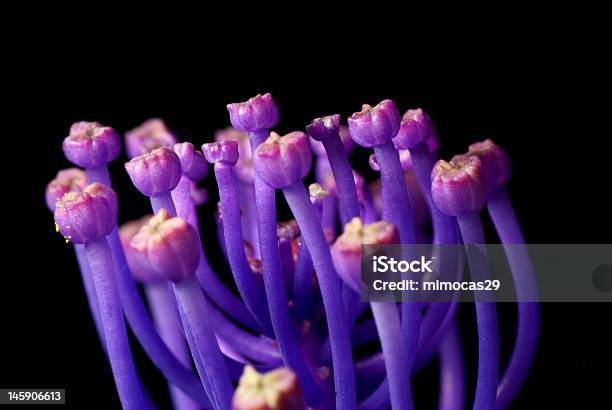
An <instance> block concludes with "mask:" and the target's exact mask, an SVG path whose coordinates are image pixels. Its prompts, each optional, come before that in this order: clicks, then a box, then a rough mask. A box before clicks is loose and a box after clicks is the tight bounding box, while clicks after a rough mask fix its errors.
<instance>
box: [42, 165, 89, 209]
mask: <svg viewBox="0 0 612 410" xmlns="http://www.w3.org/2000/svg"><path fill="white" fill-rule="evenodd" d="M86 185H87V177H86V175H85V172H83V170H81V169H79V168H67V169H62V170H61V171H59V172H58V173H57V175H56V176H55V178H53V179H52V180H51V182H49V183H48V184H47V189H46V190H45V201H46V202H47V207H48V208H49V210H50V211H51V212H54V211H55V204H56V202H57V201H58V200H60V199H62V197H63V196H64V194H65V193H67V192H81V191H83V189H85V186H86Z"/></svg>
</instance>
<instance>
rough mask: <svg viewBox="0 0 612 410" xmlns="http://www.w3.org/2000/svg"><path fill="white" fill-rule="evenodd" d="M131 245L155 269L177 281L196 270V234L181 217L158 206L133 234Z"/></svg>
mask: <svg viewBox="0 0 612 410" xmlns="http://www.w3.org/2000/svg"><path fill="white" fill-rule="evenodd" d="M130 246H131V247H132V248H134V250H135V251H136V252H137V253H140V254H141V255H143V256H145V257H146V258H147V259H148V260H149V263H150V264H151V267H152V268H153V270H154V271H155V272H157V273H158V274H159V275H161V276H162V277H163V278H164V279H166V280H169V281H171V282H174V283H178V282H181V281H183V280H184V279H186V278H187V277H189V276H191V275H192V274H193V272H195V269H196V267H197V266H198V262H199V259H200V250H199V244H198V236H197V234H196V232H195V230H194V229H193V228H192V227H191V225H189V224H188V223H187V221H185V220H184V219H183V218H179V217H174V218H171V217H170V214H169V213H168V212H167V211H166V210H165V209H162V210H160V211H159V212H158V213H157V214H156V215H155V216H153V217H152V218H151V219H149V222H148V223H147V224H146V225H144V226H143V227H142V228H141V229H140V231H138V233H137V234H136V235H134V237H133V238H132V241H131V242H130Z"/></svg>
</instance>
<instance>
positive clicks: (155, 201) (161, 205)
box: [150, 192, 176, 216]
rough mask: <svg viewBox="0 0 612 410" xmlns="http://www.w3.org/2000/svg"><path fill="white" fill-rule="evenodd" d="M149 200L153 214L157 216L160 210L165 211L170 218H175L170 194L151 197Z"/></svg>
mask: <svg viewBox="0 0 612 410" xmlns="http://www.w3.org/2000/svg"><path fill="white" fill-rule="evenodd" d="M150 200H151V207H152V208H153V213H155V214H157V213H158V212H159V211H160V210H161V209H165V210H166V211H168V213H169V214H170V215H171V216H176V208H175V206H174V201H173V200H172V194H171V193H170V192H166V193H163V194H160V195H156V196H152V197H150Z"/></svg>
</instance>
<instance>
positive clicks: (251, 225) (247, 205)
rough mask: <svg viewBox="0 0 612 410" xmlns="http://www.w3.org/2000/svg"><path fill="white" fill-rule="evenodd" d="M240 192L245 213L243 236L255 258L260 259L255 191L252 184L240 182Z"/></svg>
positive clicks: (241, 205) (241, 204)
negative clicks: (251, 247) (251, 248)
mask: <svg viewBox="0 0 612 410" xmlns="http://www.w3.org/2000/svg"><path fill="white" fill-rule="evenodd" d="M238 186H239V191H240V207H241V209H242V211H243V215H242V216H243V220H244V221H245V223H244V224H242V234H243V236H244V237H245V238H246V239H247V240H248V241H249V242H250V243H251V245H252V246H253V251H254V253H255V257H256V258H259V256H260V253H259V235H258V234H257V208H256V206H255V191H254V189H253V184H252V183H250V184H249V183H246V182H244V181H239V182H238Z"/></svg>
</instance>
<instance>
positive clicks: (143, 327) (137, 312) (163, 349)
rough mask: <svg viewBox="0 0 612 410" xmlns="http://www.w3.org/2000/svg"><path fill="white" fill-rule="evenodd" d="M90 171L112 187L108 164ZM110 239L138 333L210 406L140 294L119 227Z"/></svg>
mask: <svg viewBox="0 0 612 410" xmlns="http://www.w3.org/2000/svg"><path fill="white" fill-rule="evenodd" d="M86 173H87V180H88V181H90V183H94V182H100V183H102V184H104V185H107V186H111V180H110V175H109V173H108V167H107V166H106V165H104V166H100V167H95V168H88V169H86ZM106 238H107V240H108V244H109V245H110V249H111V253H112V257H113V262H114V265H115V274H116V275H117V285H118V286H119V296H120V297H121V303H122V305H123V311H124V314H125V316H126V318H127V320H128V323H129V324H130V328H131V329H132V331H133V332H134V335H135V336H136V338H137V339H138V341H139V342H140V344H141V346H142V348H143V349H144V351H145V352H146V353H147V355H148V356H149V358H150V359H151V361H152V362H153V363H154V364H155V365H156V366H157V368H159V369H160V370H161V372H162V373H163V375H164V376H165V377H166V379H168V381H169V382H171V383H173V384H175V385H176V386H178V387H180V388H181V389H182V390H183V391H184V392H185V393H187V394H188V395H189V396H190V397H191V398H193V399H194V400H196V401H197V402H198V403H200V404H201V405H203V406H205V407H210V403H209V401H208V398H207V397H206V394H205V393H204V390H203V389H202V384H201V383H200V381H199V380H198V379H197V377H195V375H194V374H193V372H191V371H190V370H189V369H187V368H186V367H185V366H183V365H182V364H181V363H180V362H179V360H178V359H177V358H176V357H175V356H174V355H173V354H172V352H171V351H170V350H169V349H168V347H167V346H166V344H165V343H164V341H163V340H162V339H161V337H160V336H159V334H158V333H157V331H156V330H155V327H154V326H153V323H152V321H151V318H150V317H149V314H148V312H147V309H146V307H145V304H144V303H143V301H142V299H141V297H140V293H139V292H138V288H137V287H136V283H134V279H133V277H132V273H131V272H130V270H129V268H128V264H127V260H126V258H125V254H124V252H123V246H122V245H121V241H120V239H119V232H118V230H117V228H116V227H115V229H114V230H113V232H111V234H110V235H108V236H107V237H106Z"/></svg>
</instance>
